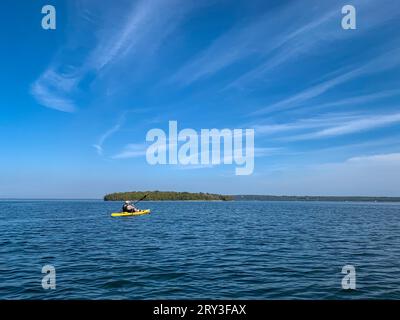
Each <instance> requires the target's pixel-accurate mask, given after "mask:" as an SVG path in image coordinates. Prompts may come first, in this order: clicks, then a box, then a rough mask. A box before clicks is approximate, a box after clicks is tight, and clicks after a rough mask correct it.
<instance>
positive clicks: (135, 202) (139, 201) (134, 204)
mask: <svg viewBox="0 0 400 320" xmlns="http://www.w3.org/2000/svg"><path fill="white" fill-rule="evenodd" d="M148 195H149V194H146V195H145V196H144V197H143V198H140V199H139V200H138V201H135V202H134V203H133V205H135V204H136V203H138V202H140V201H142V200H143V199H144V198H146V197H147V196H148Z"/></svg>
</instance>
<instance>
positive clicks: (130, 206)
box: [122, 201, 139, 212]
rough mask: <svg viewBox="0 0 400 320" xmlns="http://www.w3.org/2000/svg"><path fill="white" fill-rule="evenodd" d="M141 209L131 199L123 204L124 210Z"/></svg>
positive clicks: (134, 210) (135, 210)
mask: <svg viewBox="0 0 400 320" xmlns="http://www.w3.org/2000/svg"><path fill="white" fill-rule="evenodd" d="M137 211H139V210H138V209H137V208H136V207H135V206H134V205H133V204H132V202H131V201H125V202H124V205H123V206H122V212H137Z"/></svg>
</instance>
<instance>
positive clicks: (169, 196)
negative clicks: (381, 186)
mask: <svg viewBox="0 0 400 320" xmlns="http://www.w3.org/2000/svg"><path fill="white" fill-rule="evenodd" d="M144 196H146V197H145V198H144V199H143V201H308V202H310V201H330V202H400V197H385V196H283V195H223V194H214V193H202V192H200V193H190V192H176V191H131V192H117V193H111V194H107V195H105V196H104V200H105V201H124V200H132V201H136V200H140V199H142V198H143V197H144Z"/></svg>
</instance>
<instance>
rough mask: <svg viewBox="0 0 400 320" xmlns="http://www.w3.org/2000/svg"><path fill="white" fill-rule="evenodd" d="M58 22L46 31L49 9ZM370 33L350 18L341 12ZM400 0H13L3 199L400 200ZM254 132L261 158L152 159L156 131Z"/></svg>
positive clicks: (6, 63) (2, 100) (6, 66)
mask: <svg viewBox="0 0 400 320" xmlns="http://www.w3.org/2000/svg"><path fill="white" fill-rule="evenodd" d="M46 4H52V5H54V6H55V8H56V10H57V29H56V30H43V29H42V28H41V19H42V16H43V15H42V14H41V8H42V6H43V5H46ZM345 4H352V5H354V6H355V8H356V10H357V29H356V30H343V29H342V28H341V19H342V16H343V15H342V13H341V8H342V6H343V5H345ZM399 6H400V5H399V4H398V1H395V0H393V1H391V0H384V1H377V0H375V1H368V0H363V1H361V0H359V1H307V0H306V1H284V0H280V1H257V0H253V1H240V0H238V1H223V0H220V1H213V0H205V1H188V0H170V1H162V0H154V1H153V0H145V1H125V0H118V1H95V0H80V1H78V0H71V1H54V0H52V1H39V0H38V1H22V0H17V1H3V2H2V3H1V7H2V10H1V13H0V17H1V18H0V24H1V28H0V36H1V39H2V50H1V52H0V58H1V59H0V66H1V73H0V88H1V94H0V108H1V109H0V110H1V117H0V134H1V137H2V138H1V139H0V148H1V151H2V152H1V157H0V177H1V180H0V197H28V198H30V197H38V198H52V197H54V198H96V197H101V196H103V195H104V194H105V193H108V192H114V191H128V190H144V189H146V190H147V189H150V190H156V189H158V190H177V191H203V192H217V193H227V194H240V193H242V194H243V193H244V194H249V193H251V194H288V195H291V194H297V195H303V194H309V195H387V196H400V191H399V190H400V188H399V187H400V183H399V181H400V139H399V138H400V132H399V129H400V109H399V107H400V106H399V101H400V86H399V84H400V77H399V74H400V73H399V71H400V46H399V44H400V36H399V32H398V30H399V27H400V19H399V18H400V10H399V9H400V7H399ZM170 120H177V121H178V126H179V129H183V128H193V129H195V130H200V129H202V128H219V129H223V128H231V129H235V128H243V129H245V128H254V129H255V148H256V159H255V170H254V173H253V174H252V175H249V176H235V174H234V168H233V167H232V166H229V165H222V166H214V167H209V166H204V167H201V166H193V167H190V166H189V167H188V166H180V165H164V166H151V165H149V164H147V162H146V159H145V156H144V154H143V150H144V148H145V147H146V141H145V137H146V133H147V132H148V131H149V130H150V129H153V128H162V129H165V130H166V129H167V127H168V121H170Z"/></svg>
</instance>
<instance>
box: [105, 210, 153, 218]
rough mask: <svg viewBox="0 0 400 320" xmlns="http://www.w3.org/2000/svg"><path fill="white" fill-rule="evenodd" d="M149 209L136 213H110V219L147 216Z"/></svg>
mask: <svg viewBox="0 0 400 320" xmlns="http://www.w3.org/2000/svg"><path fill="white" fill-rule="evenodd" d="M149 213H150V209H146V210H140V211H137V212H113V213H111V217H132V216H141V215H143V214H149Z"/></svg>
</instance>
